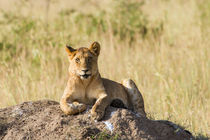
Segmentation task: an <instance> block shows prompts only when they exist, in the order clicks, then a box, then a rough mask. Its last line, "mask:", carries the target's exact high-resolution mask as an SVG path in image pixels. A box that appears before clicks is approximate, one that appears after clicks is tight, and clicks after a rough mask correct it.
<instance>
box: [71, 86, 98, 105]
mask: <svg viewBox="0 0 210 140" xmlns="http://www.w3.org/2000/svg"><path fill="white" fill-rule="evenodd" d="M74 98H75V101H78V102H80V103H84V104H87V105H93V104H94V103H95V99H94V98H93V97H92V96H91V93H90V92H89V91H87V90H83V89H78V90H77V93H76V94H75V96H74Z"/></svg>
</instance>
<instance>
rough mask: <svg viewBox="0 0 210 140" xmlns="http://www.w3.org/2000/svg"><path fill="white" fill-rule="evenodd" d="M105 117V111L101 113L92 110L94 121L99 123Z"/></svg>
mask: <svg viewBox="0 0 210 140" xmlns="http://www.w3.org/2000/svg"><path fill="white" fill-rule="evenodd" d="M103 116H104V112H103V111H99V110H97V111H96V110H95V111H94V110H93V109H92V110H91V117H92V119H93V120H95V121H99V120H101V119H102V118H103Z"/></svg>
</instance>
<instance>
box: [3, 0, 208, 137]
mask: <svg viewBox="0 0 210 140" xmlns="http://www.w3.org/2000/svg"><path fill="white" fill-rule="evenodd" d="M209 17H210V3H209V2H208V1H205V0H202V1H196V0H190V1H183V0H177V1H173V0H167V1H166V0H159V1H156V0H151V1H142V2H141V3H139V2H137V1H136V0H132V1H130V2H127V1H124V0H120V1H111V0H109V1H100V2H99V1H92V0H89V1H85V0H79V1H77V2H75V1H71V0H70V1H69V0H64V1H62V2H61V1H57V0H45V1H44V0H37V1H36V2H33V1H32V0H28V1H25V0H22V1H12V0H8V1H4V0H0V94H1V96H2V97H1V99H0V107H7V106H11V105H15V104H18V103H21V102H24V101H28V100H38V99H53V100H56V101H59V99H60V97H61V95H62V94H63V90H64V88H65V86H66V82H67V77H68V73H67V69H68V59H67V55H66V53H65V50H64V47H65V45H66V44H71V45H72V46H73V47H81V46H86V47H88V46H89V45H90V44H91V43H92V42H93V41H99V42H100V43H101V46H102V50H101V55H100V58H99V68H100V72H101V74H102V76H104V77H107V78H110V79H112V80H116V81H121V80H122V79H124V78H128V77H129V78H132V79H133V80H134V81H135V82H136V83H137V85H138V87H139V89H140V90H141V92H142V94H143V97H144V100H145V107H146V112H147V113H148V114H149V116H150V117H151V118H153V119H167V120H171V121H173V122H175V123H178V124H179V125H181V126H184V127H185V128H186V129H188V130H190V131H191V132H192V133H193V134H194V135H195V136H198V137H209V136H210V132H209V130H210V128H209V126H210V119H209V116H210V94H209V93H210V88H209V85H210V83H209V81H210V71H209V70H210V59H209V58H210V47H209V46H210V41H209V38H210V34H209V31H210V18H209Z"/></svg>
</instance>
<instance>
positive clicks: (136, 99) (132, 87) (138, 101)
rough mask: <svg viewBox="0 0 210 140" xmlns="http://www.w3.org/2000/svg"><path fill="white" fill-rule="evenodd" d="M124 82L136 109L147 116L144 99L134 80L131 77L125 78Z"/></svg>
mask: <svg viewBox="0 0 210 140" xmlns="http://www.w3.org/2000/svg"><path fill="white" fill-rule="evenodd" d="M122 84H123V86H124V87H125V89H126V91H127V92H128V95H129V98H130V100H131V103H132V105H133V108H134V111H135V112H136V113H140V114H141V115H143V116H145V117H146V113H145V110H144V100H143V97H142V95H141V93H140V91H139V90H138V88H137V86H136V84H135V83H134V81H133V80H131V79H126V80H123V82H122Z"/></svg>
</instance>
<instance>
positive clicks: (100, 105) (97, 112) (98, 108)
mask: <svg viewBox="0 0 210 140" xmlns="http://www.w3.org/2000/svg"><path fill="white" fill-rule="evenodd" d="M109 104H110V101H109V99H108V96H107V95H106V94H102V95H101V96H99V98H98V99H97V100H96V102H95V104H94V106H93V107H92V110H91V115H92V118H93V119H94V120H98V121H99V120H101V119H102V118H103V116H104V113H105V109H106V107H107V106H108V105H109Z"/></svg>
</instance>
